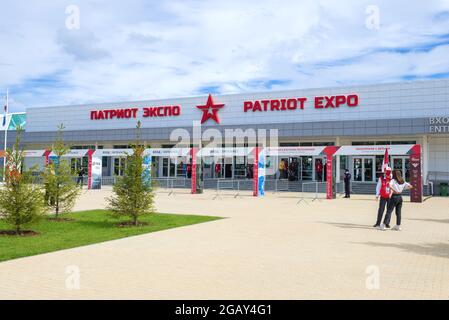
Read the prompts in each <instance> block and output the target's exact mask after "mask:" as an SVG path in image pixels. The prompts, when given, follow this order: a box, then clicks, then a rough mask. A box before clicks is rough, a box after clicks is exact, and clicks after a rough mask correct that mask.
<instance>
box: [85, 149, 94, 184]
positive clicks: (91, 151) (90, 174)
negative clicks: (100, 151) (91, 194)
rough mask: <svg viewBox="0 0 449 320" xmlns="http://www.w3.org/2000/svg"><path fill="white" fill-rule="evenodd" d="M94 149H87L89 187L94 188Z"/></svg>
mask: <svg viewBox="0 0 449 320" xmlns="http://www.w3.org/2000/svg"><path fill="white" fill-rule="evenodd" d="M93 153H94V150H90V149H89V150H88V151H87V189H88V190H91V189H92V154H93Z"/></svg>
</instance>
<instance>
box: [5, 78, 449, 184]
mask: <svg viewBox="0 0 449 320" xmlns="http://www.w3.org/2000/svg"><path fill="white" fill-rule="evenodd" d="M16 117H18V116H17V115H16ZM20 117H21V118H23V117H25V115H23V114H22V115H20ZM22 120H23V119H22ZM138 121H140V122H141V125H142V129H141V139H142V140H143V141H145V142H146V143H147V145H149V146H151V147H152V148H166V147H167V148H168V147H171V146H174V145H175V144H176V143H177V142H178V141H179V140H180V139H181V138H180V137H181V136H182V135H183V134H188V135H189V136H190V137H194V136H195V130H197V132H196V134H197V135H198V132H200V135H201V136H202V140H203V144H207V143H209V142H210V140H211V137H212V136H213V137H217V136H219V137H222V138H224V137H228V135H227V133H229V132H231V131H232V132H234V133H233V134H234V136H235V137H237V138H242V137H243V138H244V137H248V136H251V133H252V132H255V133H256V135H257V134H259V133H260V132H265V134H266V135H268V136H270V130H272V132H274V131H273V130H275V131H276V132H277V140H278V142H279V145H280V146H331V145H335V146H344V145H389V144H420V145H421V146H422V154H423V159H422V166H423V168H422V169H423V171H422V172H423V181H424V183H425V184H427V182H428V181H447V180H449V80H445V79H444V80H429V81H415V82H403V83H387V84H379V85H364V86H342V87H333V88H317V89H304V90H288V91H277V92H259V93H244V94H230V95H212V96H209V97H208V96H199V97H188V98H175V99H161V100H149V101H137V102H119V103H105V104H87V105H76V106H60V107H42V108H29V109H27V110H26V124H25V133H24V137H23V142H24V144H25V146H26V148H27V149H42V148H49V147H51V144H52V142H53V141H54V139H55V134H56V130H57V126H58V125H59V124H61V123H62V124H64V127H65V131H64V139H65V141H66V142H67V143H69V144H71V145H72V148H78V149H114V148H127V147H128V145H129V144H130V143H132V142H133V141H134V140H135V137H136V129H135V127H136V123H137V122H138ZM195 128H196V129H195ZM198 128H199V129H198ZM198 130H199V131H198ZM259 130H261V131H259ZM14 136H15V134H14V126H11V125H10V131H9V132H8V143H9V144H12V143H13V139H14ZM259 137H260V135H259ZM271 138H273V136H272V137H271ZM272 140H273V141H274V138H273V139H272ZM268 141H271V140H270V139H268ZM215 142H217V141H215ZM183 143H184V144H185V145H186V146H187V145H189V144H192V143H193V140H185V141H183ZM248 143H251V141H249V139H246V140H245V139H243V140H242V139H235V140H229V141H225V140H223V141H218V143H217V145H226V146H242V145H247V144H248ZM260 143H261V142H260V141H259V144H260ZM262 144H263V143H262ZM28 161H31V162H32V160H28ZM36 161H37V160H36ZM86 161H87V160H86V159H73V161H72V167H73V168H74V170H77V169H78V168H80V167H82V166H86V165H87V163H86ZM155 161H156V163H155V170H156V174H157V176H159V177H185V175H186V172H185V164H186V163H187V162H188V159H170V158H160V159H155ZM267 162H268V165H269V166H272V168H274V170H273V172H275V171H277V169H278V168H280V167H282V166H285V167H286V169H287V168H289V167H290V168H293V167H294V168H295V170H294V171H291V170H290V171H288V170H286V172H288V173H287V175H286V176H285V178H286V179H290V180H291V181H317V180H324V179H326V177H325V176H324V175H323V174H322V173H320V170H321V169H320V163H321V164H323V163H325V159H323V157H309V156H307V157H287V158H280V157H279V158H276V159H270V161H267ZM281 162H282V164H281ZM250 163H252V162H251V160H250V159H248V157H237V156H234V157H224V158H222V159H217V158H210V159H204V170H203V173H204V179H245V177H246V175H247V172H248V170H247V169H248V166H249V165H250ZM390 163H391V165H392V167H394V168H395V169H400V170H402V171H403V172H404V174H405V175H406V177H407V175H408V168H409V159H408V158H407V157H405V156H395V155H391V159H390ZM30 164H31V163H30ZM38 164H39V165H42V164H41V163H38ZM124 165H125V164H124V161H123V159H122V158H105V159H103V176H104V177H107V176H114V175H120V174H121V173H122V172H123V168H124ZM381 166H382V156H342V157H338V159H337V163H336V169H337V170H336V180H337V181H338V180H339V179H340V178H341V175H342V171H343V169H346V168H347V169H349V170H350V172H351V173H352V179H353V181H354V182H355V183H357V184H360V185H366V186H369V188H372V185H373V184H374V183H375V181H376V180H377V176H378V175H379V174H380V173H381Z"/></svg>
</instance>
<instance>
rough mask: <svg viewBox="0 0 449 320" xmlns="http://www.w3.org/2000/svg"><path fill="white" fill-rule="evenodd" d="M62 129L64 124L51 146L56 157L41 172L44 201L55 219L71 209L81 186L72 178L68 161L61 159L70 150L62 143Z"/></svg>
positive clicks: (59, 128)
mask: <svg viewBox="0 0 449 320" xmlns="http://www.w3.org/2000/svg"><path fill="white" fill-rule="evenodd" d="M63 130H64V126H63V125H62V124H61V125H59V126H58V132H57V136H56V141H55V143H54V145H53V148H52V151H53V152H54V154H55V155H56V158H55V159H54V161H52V162H51V163H49V164H48V165H47V166H46V168H45V170H44V172H43V173H42V178H43V181H44V185H45V202H46V204H47V206H48V207H49V208H51V209H52V211H53V212H54V213H55V219H56V220H57V219H58V217H59V214H60V213H65V212H69V211H70V210H72V208H73V206H74V205H75V201H76V199H77V198H78V196H79V195H80V192H81V187H79V186H78V185H77V184H76V182H75V181H74V179H73V176H72V170H71V168H70V164H69V162H68V161H67V160H66V159H63V156H64V155H65V154H66V153H67V152H68V151H69V150H70V149H69V147H67V146H66V145H65V144H64V140H63Z"/></svg>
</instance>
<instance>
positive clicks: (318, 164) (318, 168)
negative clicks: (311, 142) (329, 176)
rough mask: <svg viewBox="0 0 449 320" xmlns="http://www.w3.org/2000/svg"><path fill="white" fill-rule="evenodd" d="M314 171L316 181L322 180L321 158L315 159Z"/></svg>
mask: <svg viewBox="0 0 449 320" xmlns="http://www.w3.org/2000/svg"><path fill="white" fill-rule="evenodd" d="M315 171H316V174H317V179H318V181H322V180H323V164H322V163H321V159H318V160H317V161H316V165H315Z"/></svg>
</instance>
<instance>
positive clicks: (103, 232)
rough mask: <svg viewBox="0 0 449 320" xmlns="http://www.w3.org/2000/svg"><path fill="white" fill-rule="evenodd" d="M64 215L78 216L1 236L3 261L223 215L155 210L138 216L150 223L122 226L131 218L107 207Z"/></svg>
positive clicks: (4, 227)
mask: <svg viewBox="0 0 449 320" xmlns="http://www.w3.org/2000/svg"><path fill="white" fill-rule="evenodd" d="M64 217H68V218H73V219H76V220H75V221H66V222H56V221H48V220H46V219H42V220H41V221H40V222H39V223H37V224H34V225H31V226H28V227H27V228H24V229H30V230H33V231H36V232H39V233H40V234H39V235H37V236H29V237H23V236H0V261H5V260H10V259H15V258H20V257H25V256H31V255H36V254H40V253H45V252H51V251H57V250H61V249H68V248H74V247H79V246H83V245H88V244H92V243H98V242H103V241H108V240H113V239H119V238H125V237H129V236H134V235H138V234H143V233H149V232H155V231H160V230H165V229H170V228H176V227H180V226H186V225H191V224H196V223H201V222H207V221H213V220H217V219H221V218H219V217H210V216H196V215H176V214H153V215H150V216H146V217H142V218H140V219H139V221H142V222H148V223H149V225H146V226H140V227H122V228H119V227H117V226H116V224H117V223H118V222H120V221H127V220H129V219H126V218H124V219H116V218H114V217H111V215H110V213H109V212H108V211H107V210H91V211H82V212H74V213H70V214H67V215H64ZM7 229H10V228H9V227H8V226H7V225H6V224H5V223H4V222H3V221H1V220H0V230H7Z"/></svg>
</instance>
